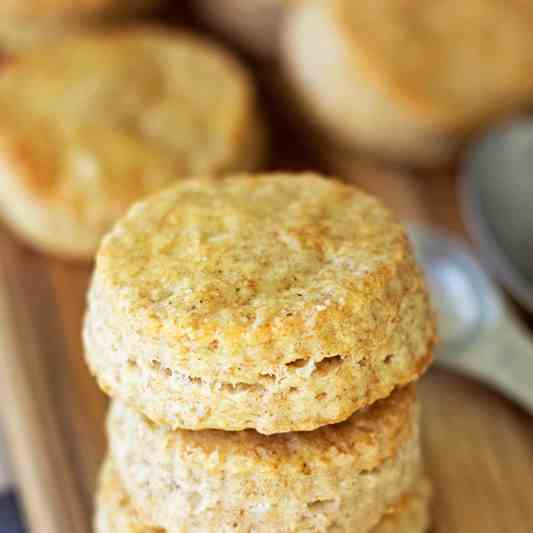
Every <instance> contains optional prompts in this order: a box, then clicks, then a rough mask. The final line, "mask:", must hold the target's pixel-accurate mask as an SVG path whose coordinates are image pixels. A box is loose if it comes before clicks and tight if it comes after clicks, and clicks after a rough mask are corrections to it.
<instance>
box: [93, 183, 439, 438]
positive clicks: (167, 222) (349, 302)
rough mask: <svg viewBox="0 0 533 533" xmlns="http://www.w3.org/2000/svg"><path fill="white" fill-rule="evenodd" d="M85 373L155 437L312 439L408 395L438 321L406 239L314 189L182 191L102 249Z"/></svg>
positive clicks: (148, 205)
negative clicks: (377, 404)
mask: <svg viewBox="0 0 533 533" xmlns="http://www.w3.org/2000/svg"><path fill="white" fill-rule="evenodd" d="M88 301H89V305H88V312H87V317H86V321H85V327H84V339H85V350H86V357H87V361H88V364H89V367H90V368H91V370H92V372H93V374H95V376H96V378H97V379H98V382H99V384H100V386H101V387H102V389H103V390H104V391H106V392H107V393H108V394H110V395H111V396H116V397H118V398H119V399H122V400H123V401H125V402H126V403H130V404H131V405H133V406H135V407H136V408H137V409H139V410H140V411H142V412H143V413H144V414H145V415H147V416H148V417H149V418H151V419H152V420H153V421H154V422H157V423H161V424H165V425H168V426H171V427H172V428H186V429H205V428H213V429H224V430H242V429H245V428H253V429H256V430H257V431H259V432H260V433H265V434H271V433H279V432H286V431H299V430H312V429H315V428H317V427H320V426H322V425H325V424H330V423H334V422H340V421H342V420H345V419H346V418H348V417H349V416H350V415H351V414H352V413H353V412H354V411H356V410H357V409H360V408H362V407H364V406H365V405H369V404H371V403H372V402H374V401H376V400H378V399H380V398H384V397H386V396H388V395H389V394H390V393H391V391H392V390H393V389H394V388H395V387H397V386H401V385H404V384H406V383H408V382H410V381H413V380H415V379H417V378H418V377H419V376H420V374H421V373H422V372H423V371H424V369H425V368H426V367H427V366H428V364H429V363H430V361H431V353H432V346H433V343H434V339H435V330H434V321H433V315H432V312H431V309H430V305H429V302H428V296H427V291H426V287H425V284H424V280H423V277H422V275H421V272H420V271H419V269H418V267H417V265H416V262H415V260H414V258H413V254H412V251H411V247H410V244H409V242H408V239H407V236H406V234H405V231H404V228H403V227H402V225H401V224H400V223H399V222H398V221H397V219H396V217H395V216H394V215H393V214H392V213H391V212H390V211H389V210H388V209H387V208H385V207H384V206H383V205H382V204H381V203H380V201H378V200H377V199H376V198H374V197H372V196H369V195H367V194H365V193H363V192H361V191H359V190H358V189H356V188H353V187H351V186H349V185H345V184H341V183H339V182H335V181H334V180H328V179H324V178H322V177H320V176H317V175H314V174H265V175H255V174H254V175H241V176H233V177H228V178H226V179H224V180H213V179H209V178H206V179H198V180H194V181H193V180H189V181H183V182H181V183H180V184H177V185H175V186H174V187H171V188H169V189H167V190H166V191H164V192H162V193H161V194H159V195H155V196H153V197H151V198H150V199H149V200H147V201H146V202H144V203H139V204H137V205H136V206H134V207H133V208H132V209H131V210H130V211H129V214H128V215H127V216H126V217H124V218H123V219H122V220H121V221H120V222H119V223H118V224H117V225H116V226H115V228H114V230H113V231H112V232H111V233H110V234H109V235H108V236H107V237H106V238H105V240H104V241H103V244H102V246H101V248H100V251H99V254H98V258H97V266H96V269H95V274H94V276H93V281H92V286H91V288H90V290H89V295H88Z"/></svg>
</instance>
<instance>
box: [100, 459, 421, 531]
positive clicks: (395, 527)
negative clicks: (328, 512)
mask: <svg viewBox="0 0 533 533" xmlns="http://www.w3.org/2000/svg"><path fill="white" fill-rule="evenodd" d="M428 488H429V485H428V483H427V481H425V480H421V481H417V482H416V484H415V488H414V490H413V491H412V492H410V493H409V494H408V495H405V496H402V498H401V504H400V506H399V507H398V509H397V510H395V511H394V512H393V513H387V514H386V515H385V516H384V517H383V518H382V519H381V521H380V522H379V523H378V525H377V526H375V527H374V528H373V529H372V531H371V533H425V532H426V531H427V528H428V525H429V513H428V496H429V490H428ZM94 531H95V533H164V532H165V530H164V529H160V528H154V527H151V526H148V525H146V524H144V523H143V521H142V517H140V516H139V513H138V512H137V510H136V509H135V508H134V507H133V505H132V503H131V500H130V498H129V496H128V495H127V494H126V491H125V490H124V488H123V486H122V482H121V481H120V478H119V476H118V474H117V473H116V469H115V467H114V466H113V464H112V462H111V460H110V459H106V461H105V463H104V465H103V466H102V470H101V473H100V480H99V486H98V491H97V495H96V514H95V522H94ZM181 531H182V532H186V531H188V529H187V527H186V526H185V527H183V528H182V530H181ZM341 531H342V530H338V531H337V533H341Z"/></svg>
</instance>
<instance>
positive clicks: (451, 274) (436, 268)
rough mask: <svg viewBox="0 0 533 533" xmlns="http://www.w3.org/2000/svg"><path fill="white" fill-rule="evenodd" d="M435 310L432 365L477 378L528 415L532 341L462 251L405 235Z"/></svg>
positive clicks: (434, 237) (417, 231) (436, 234)
mask: <svg viewBox="0 0 533 533" xmlns="http://www.w3.org/2000/svg"><path fill="white" fill-rule="evenodd" d="M410 235H411V240H412V241H413V244H414V247H415V252H416V254H417V256H418V259H419V261H420V263H421V264H422V266H423V268H424V270H425V272H426V276H427V280H428V284H429V287H430V292H431V297H432V301H433V304H434V306H435V308H436V310H437V316H438V324H439V329H440V332H439V334H440V337H441V343H440V345H439V347H438V349H437V364H439V365H442V366H445V367H448V368H450V369H453V370H456V371H458V372H461V373H464V374H467V375H469V376H472V377H474V378H478V379H480V380H481V381H483V382H486V383H488V384H490V385H492V386H493V387H495V388H497V389H499V390H500V391H501V392H503V393H504V394H506V395H507V396H509V397H510V398H512V399H514V400H515V401H517V402H518V403H520V404H521V405H522V406H523V407H524V408H526V409H527V410H528V411H530V412H531V413H533V339H532V338H531V337H530V336H529V334H528V333H527V332H526V331H525V329H524V328H523V327H522V326H521V324H520V322H519V321H518V319H517V318H516V317H515V316H514V314H513V313H512V312H511V310H510V308H509V307H508V305H507V304H506V302H505V300H504V298H503V296H502V294H501V292H500V291H499V289H498V288H497V287H496V286H495V285H494V284H493V283H492V282H491V281H490V279H489V278H488V277H487V276H486V274H485V273H484V272H483V270H482V269H481V268H480V267H479V265H478V263H477V262H476V260H475V259H474V258H473V257H472V256H471V255H470V254H469V253H468V251H467V249H466V247H465V246H464V245H463V244H462V243H461V242H460V241H459V240H456V239H454V238H452V237H450V236H449V235H447V234H445V233H443V232H440V231H436V230H434V229H432V228H427V227H415V228H412V229H411V232H410Z"/></svg>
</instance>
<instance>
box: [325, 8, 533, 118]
mask: <svg viewBox="0 0 533 533" xmlns="http://www.w3.org/2000/svg"><path fill="white" fill-rule="evenodd" d="M324 2H325V4H324V5H325V6H326V7H325V8H326V9H332V10H333V13H334V16H335V17H336V20H337V24H338V25H339V26H340V27H341V28H343V30H344V33H345V35H346V36H348V38H349V39H350V40H351V41H352V42H353V44H354V46H355V47H356V48H357V50H358V55H359V56H360V59H361V58H362V60H363V61H364V65H365V67H367V70H368V73H369V74H371V75H372V76H373V77H374V78H375V79H376V80H377V81H379V82H380V85H381V86H382V88H384V89H385V90H388V91H390V92H393V93H394V94H396V95H398V96H401V97H403V98H405V99H406V100H407V101H409V102H410V103H411V104H415V107H420V108H421V109H422V110H425V111H427V112H429V111H430V112H431V116H434V117H437V118H439V117H440V118H441V119H442V120H445V121H448V122H451V123H452V124H453V123H454V121H455V120H456V119H457V120H461V121H464V117H466V118H467V119H469V120H471V121H472V122H473V123H474V125H475V122H476V121H477V120H479V119H483V118H486V116H487V114H490V113H491V112H493V111H494V110H495V109H498V110H501V111H502V112H504V111H508V109H507V108H508V107H509V106H512V105H517V104H520V103H521V104H522V105H523V104H524V100H526V99H527V98H528V97H529V101H530V100H531V93H532V89H533V55H532V54H531V44H532V42H533V40H532V39H533V38H532V35H533V2H528V1H527V0H526V1H524V0H467V1H465V0H424V1H421V2H416V1H412V0H382V1H376V0H363V1H358V2H353V1H351V0H334V1H333V2H331V1H330V0H324Z"/></svg>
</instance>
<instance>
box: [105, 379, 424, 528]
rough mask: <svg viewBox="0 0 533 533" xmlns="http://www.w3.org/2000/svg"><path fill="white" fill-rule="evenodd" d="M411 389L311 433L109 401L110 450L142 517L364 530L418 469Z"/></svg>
mask: <svg viewBox="0 0 533 533" xmlns="http://www.w3.org/2000/svg"><path fill="white" fill-rule="evenodd" d="M418 424H419V420H418V406H417V403H416V399H415V391H414V388H413V387H407V388H405V389H402V390H398V391H396V392H394V393H393V394H392V395H391V396H390V397H389V398H386V399H384V400H381V401H379V402H377V403H375V404H374V405H372V406H371V407H369V408H367V409H363V410H361V411H360V412H358V413H356V414H354V415H353V416H352V417H350V418H349V419H348V420H347V421H345V422H343V423H341V424H338V425H330V426H325V427H322V428H320V429H317V430H316V431H312V432H299V433H283V434H278V435H269V436H265V435H261V434H259V433H257V432H256V431H254V430H246V431H240V432H227V431H218V430H206V431H188V430H177V431H172V430H169V429H167V428H165V427H163V426H157V425H155V424H153V423H151V422H150V421H149V420H148V419H147V418H146V417H144V416H143V415H141V414H140V413H138V412H137V411H135V410H134V409H131V408H130V407H127V406H126V405H125V404H123V403H121V402H118V401H114V402H113V403H112V406H111V409H110V412H109V417H108V425H107V434H108V439H109V445H110V450H111V457H112V458H113V461H114V464H115V466H116V468H117V471H118V473H119V475H120V479H121V480H122V482H123V483H124V487H125V489H126V491H127V492H128V494H129V495H130V497H131V499H132V501H133V503H134V506H135V507H136V508H137V509H138V510H139V512H140V513H141V515H142V516H143V519H144V520H145V521H146V523H148V524H151V525H156V526H160V527H164V528H166V529H168V530H169V531H172V532H174V531H182V529H180V526H181V525H182V524H187V526H188V527H189V528H190V530H191V531H224V530H227V529H228V527H227V526H228V525H230V524H234V525H235V524H236V525H235V526H234V531H236V532H243V533H244V532H247V531H255V532H257V533H261V532H265V533H267V532H268V533H270V532H272V531H277V532H280V533H281V532H284V531H287V532H289V531H327V530H329V529H330V528H333V526H334V525H336V527H337V528H338V529H339V530H340V531H351V532H355V531H369V530H370V529H371V528H372V527H374V526H375V525H376V524H377V523H378V522H379V520H380V519H381V517H382V516H383V515H384V514H385V513H386V512H387V510H389V508H390V507H391V506H393V505H394V504H395V503H396V502H397V501H398V500H399V499H400V497H401V496H402V495H403V494H405V493H406V492H407V491H408V490H409V488H410V487H412V486H413V484H414V482H415V481H416V480H417V479H418V478H419V477H420V475H421V458H420V442H419V429H418Z"/></svg>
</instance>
